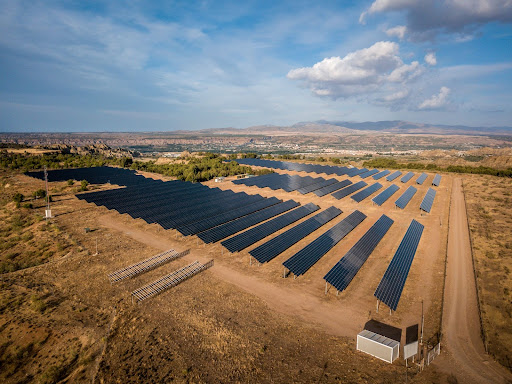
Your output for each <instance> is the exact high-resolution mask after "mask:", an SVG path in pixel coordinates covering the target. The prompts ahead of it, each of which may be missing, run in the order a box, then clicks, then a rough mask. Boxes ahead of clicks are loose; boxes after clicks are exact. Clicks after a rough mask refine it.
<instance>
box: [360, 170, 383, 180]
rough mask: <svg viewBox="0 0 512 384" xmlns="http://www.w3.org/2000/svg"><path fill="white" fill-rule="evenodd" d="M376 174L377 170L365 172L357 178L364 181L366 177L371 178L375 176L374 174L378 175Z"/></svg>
mask: <svg viewBox="0 0 512 384" xmlns="http://www.w3.org/2000/svg"><path fill="white" fill-rule="evenodd" d="M378 172H379V170H378V169H372V170H371V171H367V172H365V173H362V174H360V175H359V177H360V178H361V179H366V178H367V177H370V176H372V175H375V174H376V173H378Z"/></svg>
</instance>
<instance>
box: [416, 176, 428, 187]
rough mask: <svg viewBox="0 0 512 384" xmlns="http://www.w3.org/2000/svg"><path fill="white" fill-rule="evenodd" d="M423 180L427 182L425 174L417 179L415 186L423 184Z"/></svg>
mask: <svg viewBox="0 0 512 384" xmlns="http://www.w3.org/2000/svg"><path fill="white" fill-rule="evenodd" d="M425 180H427V174H426V173H422V174H421V175H420V176H419V177H418V179H417V180H416V184H419V185H421V184H423V183H424V182H425Z"/></svg>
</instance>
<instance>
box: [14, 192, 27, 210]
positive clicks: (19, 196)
mask: <svg viewBox="0 0 512 384" xmlns="http://www.w3.org/2000/svg"><path fill="white" fill-rule="evenodd" d="M24 198H25V196H23V194H22V193H19V192H18V193H16V194H15V195H14V196H13V197H12V200H13V201H14V202H15V203H16V208H19V207H20V203H21V202H22V201H23V199H24Z"/></svg>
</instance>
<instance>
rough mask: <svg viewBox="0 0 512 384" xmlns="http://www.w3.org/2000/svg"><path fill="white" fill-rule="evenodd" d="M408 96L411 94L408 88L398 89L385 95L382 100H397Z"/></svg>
mask: <svg viewBox="0 0 512 384" xmlns="http://www.w3.org/2000/svg"><path fill="white" fill-rule="evenodd" d="M407 96H409V91H408V90H407V89H404V90H402V91H398V92H395V93H392V94H390V95H386V96H384V97H383V98H382V99H381V101H384V102H396V101H398V100H402V99H405V98H406V97H407Z"/></svg>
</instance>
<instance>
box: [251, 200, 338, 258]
mask: <svg viewBox="0 0 512 384" xmlns="http://www.w3.org/2000/svg"><path fill="white" fill-rule="evenodd" d="M341 213H342V210H341V209H338V208H335V207H329V208H327V209H326V210H325V211H322V212H320V213H318V214H316V215H315V216H313V217H311V218H309V219H307V220H305V221H303V222H302V223H300V224H298V225H296V226H295V227H293V228H290V229H289V230H287V231H286V232H283V233H281V234H280V235H278V236H276V237H274V238H272V239H270V240H269V241H267V242H266V243H264V244H262V245H260V246H258V247H256V248H254V249H253V250H252V251H249V254H250V255H251V256H253V257H254V258H255V259H256V260H258V261H259V262H260V263H266V262H268V261H270V260H272V259H273V258H275V257H276V256H277V255H279V254H280V253H282V252H284V251H285V250H287V249H288V248H290V247H291V246H292V245H293V244H295V243H297V242H299V241H300V240H302V239H303V238H305V237H306V236H308V235H309V234H311V233H313V232H314V231H316V230H317V229H318V228H320V227H321V226H322V225H324V224H326V223H328V222H329V221H331V220H332V219H334V218H335V217H337V216H338V215H340V214H341Z"/></svg>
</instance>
